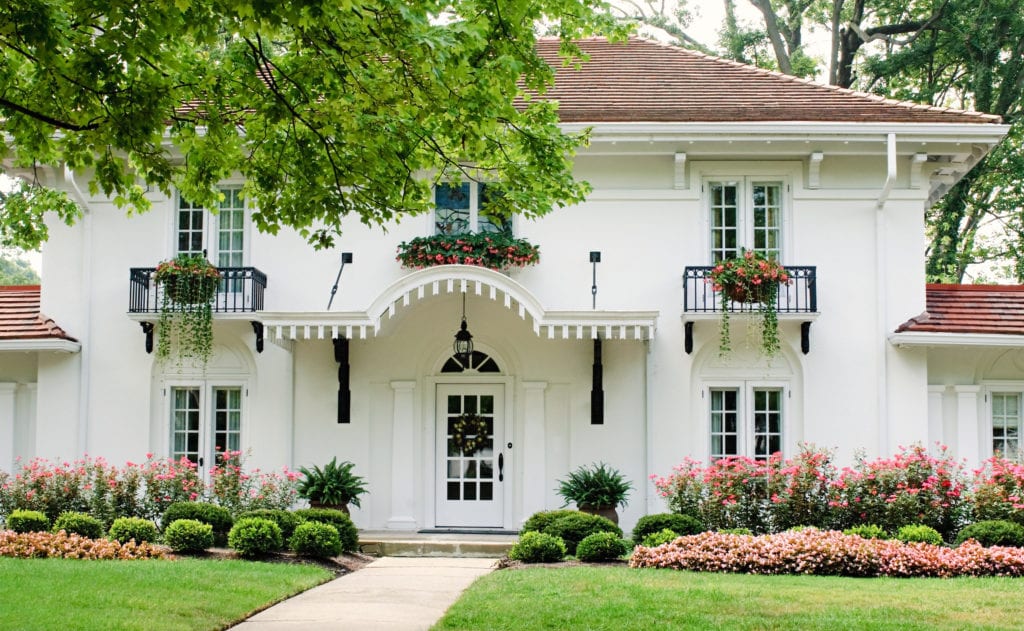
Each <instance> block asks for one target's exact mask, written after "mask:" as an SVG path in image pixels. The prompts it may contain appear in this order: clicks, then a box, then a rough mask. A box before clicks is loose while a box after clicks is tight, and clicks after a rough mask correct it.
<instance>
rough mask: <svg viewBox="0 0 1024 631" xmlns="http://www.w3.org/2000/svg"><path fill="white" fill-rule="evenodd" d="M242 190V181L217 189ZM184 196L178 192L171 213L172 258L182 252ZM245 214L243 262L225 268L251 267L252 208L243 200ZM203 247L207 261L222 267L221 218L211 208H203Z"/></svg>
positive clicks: (227, 182) (220, 185) (247, 201)
mask: <svg viewBox="0 0 1024 631" xmlns="http://www.w3.org/2000/svg"><path fill="white" fill-rule="evenodd" d="M241 188H242V182H240V181H225V182H222V183H220V184H218V185H217V189H218V190H220V191H224V190H228V189H234V190H240V189H241ZM182 199H183V198H182V195H181V192H180V191H178V194H177V195H176V196H175V200H174V208H173V209H172V212H171V220H172V221H171V235H170V252H171V257H174V256H177V255H178V254H179V253H180V252H181V250H179V249H178V220H179V217H180V213H181V211H182V210H183V209H182V208H181V204H182ZM242 204H243V208H242V210H243V213H242V229H241V232H242V262H241V263H240V264H238V265H229V266H224V267H248V266H249V265H250V263H249V261H250V257H251V251H252V207H251V206H250V204H249V200H248V199H243V200H242ZM202 211H203V245H204V249H205V250H206V259H207V260H208V261H210V262H211V263H213V264H214V265H216V266H218V267H221V265H220V264H219V258H220V247H219V246H220V243H219V241H220V239H219V237H220V223H221V216H220V213H219V212H214V211H211V210H210V209H209V208H203V209H202Z"/></svg>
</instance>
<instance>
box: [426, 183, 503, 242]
mask: <svg viewBox="0 0 1024 631" xmlns="http://www.w3.org/2000/svg"><path fill="white" fill-rule="evenodd" d="M438 184H440V185H452V184H455V182H439V183H438ZM460 184H468V185H469V232H471V233H473V234H476V233H478V232H479V231H480V187H481V186H487V185H488V184H489V182H477V181H475V180H465V181H463V182H460ZM430 194H431V199H432V200H433V202H432V204H433V206H434V210H432V211H431V213H430V234H431V235H440V234H446V233H442V232H441V231H440V226H439V225H438V224H439V220H438V216H437V186H436V185H435V186H434V187H432V188H431V193H430ZM508 223H509V227H510V228H511V230H512V234H513V235H515V234H516V218H515V215H513V216H511V217H509V218H508ZM452 234H456V233H452Z"/></svg>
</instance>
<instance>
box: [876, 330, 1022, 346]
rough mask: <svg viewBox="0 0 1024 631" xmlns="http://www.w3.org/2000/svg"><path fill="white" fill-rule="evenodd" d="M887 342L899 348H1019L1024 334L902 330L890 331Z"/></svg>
mask: <svg viewBox="0 0 1024 631" xmlns="http://www.w3.org/2000/svg"><path fill="white" fill-rule="evenodd" d="M889 343H890V344H892V345H893V346H896V347H899V348H914V347H918V348H940V347H951V346H973V347H976V348H1021V347H1024V335H1000V334H993V333H936V332H921V331H903V332H900V333H890V334H889Z"/></svg>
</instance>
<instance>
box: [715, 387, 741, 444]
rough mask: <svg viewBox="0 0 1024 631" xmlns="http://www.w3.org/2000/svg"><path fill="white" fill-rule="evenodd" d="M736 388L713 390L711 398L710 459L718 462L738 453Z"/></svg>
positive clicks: (737, 391)
mask: <svg viewBox="0 0 1024 631" xmlns="http://www.w3.org/2000/svg"><path fill="white" fill-rule="evenodd" d="M738 393H739V390H737V389H736V388H715V389H712V390H711V391H710V397H711V418H710V434H711V458H712V459H713V460H718V459H721V458H724V457H726V456H734V455H737V454H738V453H739V451H738V430H737V415H738V410H737V405H736V404H737V395H738Z"/></svg>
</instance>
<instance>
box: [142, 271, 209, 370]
mask: <svg viewBox="0 0 1024 631" xmlns="http://www.w3.org/2000/svg"><path fill="white" fill-rule="evenodd" d="M153 280H154V282H156V284H157V286H158V287H159V288H160V289H161V290H162V291H161V295H160V320H159V324H160V336H159V339H158V342H157V351H156V355H157V358H158V359H160V360H165V359H167V358H168V357H169V356H170V355H171V340H172V339H173V340H175V341H176V342H177V348H176V351H177V352H176V354H177V357H178V359H184V358H193V359H196V360H197V361H199V362H200V363H202V364H203V365H206V363H207V362H208V361H209V360H210V355H211V353H212V352H213V306H212V302H213V299H214V297H215V296H216V295H217V285H218V283H219V282H220V272H219V271H218V270H217V268H216V267H214V266H213V264H211V263H210V262H209V261H207V260H206V258H205V257H203V256H202V255H199V254H179V255H178V256H176V257H175V258H173V259H170V260H167V261H162V262H161V263H160V264H159V265H157V267H156V272H154V274H153Z"/></svg>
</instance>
